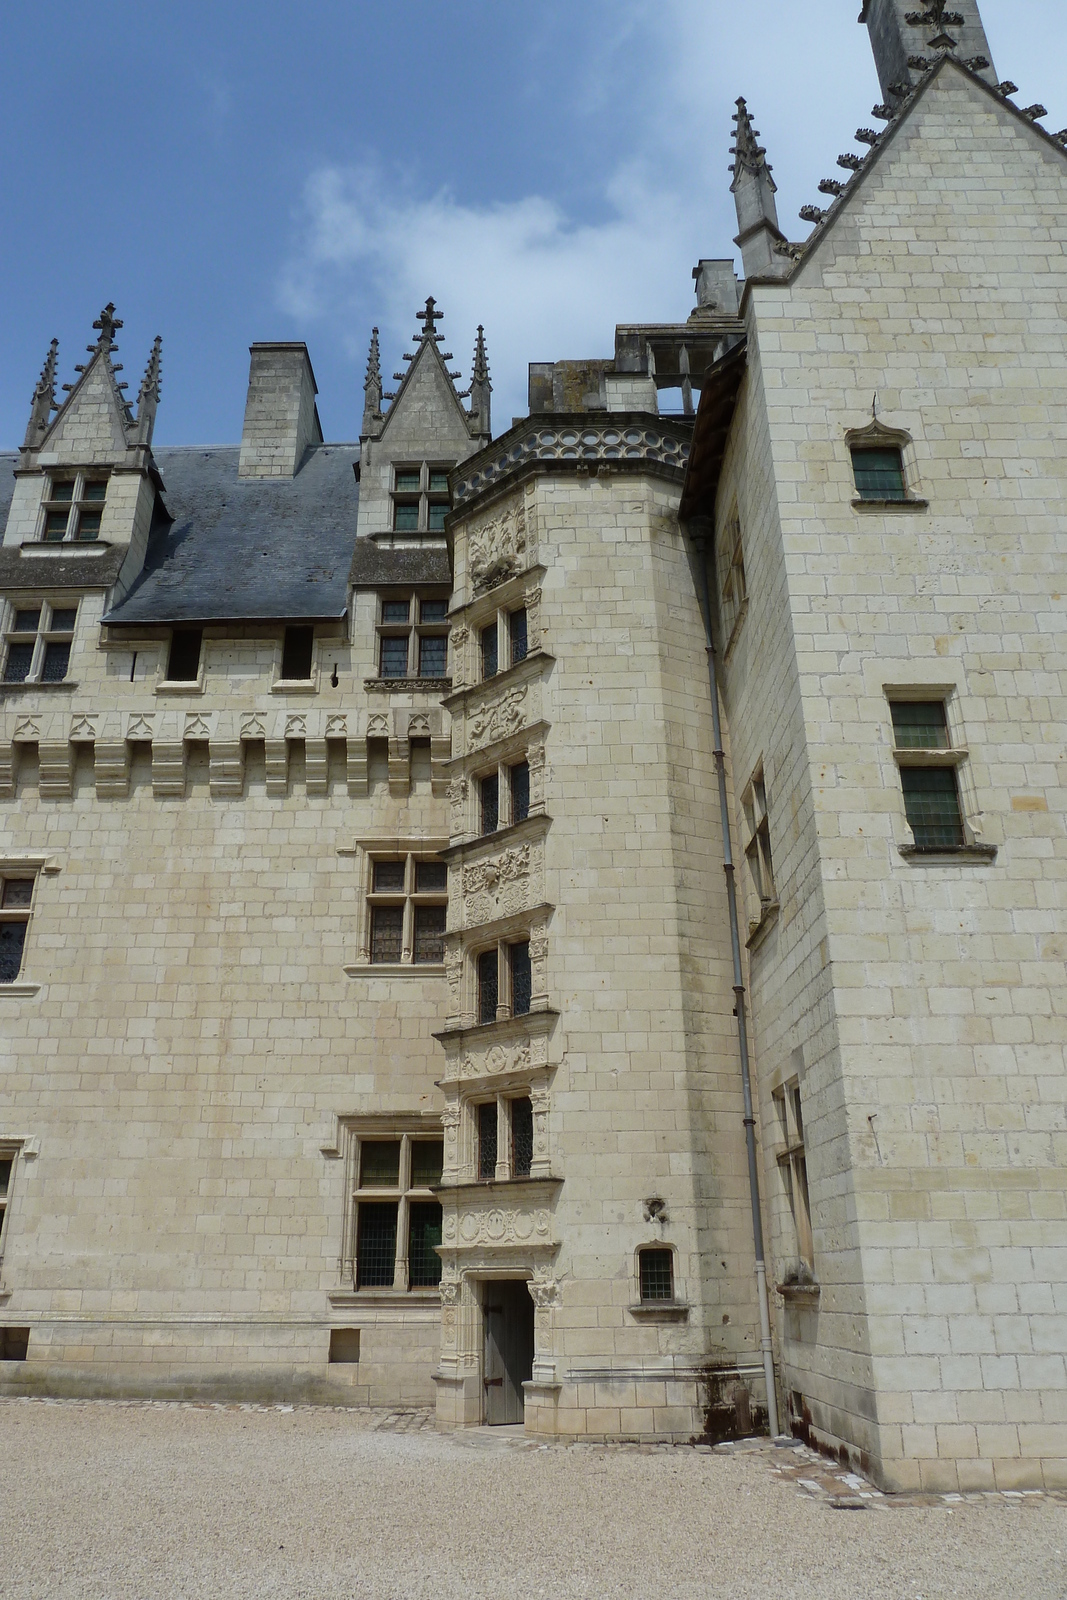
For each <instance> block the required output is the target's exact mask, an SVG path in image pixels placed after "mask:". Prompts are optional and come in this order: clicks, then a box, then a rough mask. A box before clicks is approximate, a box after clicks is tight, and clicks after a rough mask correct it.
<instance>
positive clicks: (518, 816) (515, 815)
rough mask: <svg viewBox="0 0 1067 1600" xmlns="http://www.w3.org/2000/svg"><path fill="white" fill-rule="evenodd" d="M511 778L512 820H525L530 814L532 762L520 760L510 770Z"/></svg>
mask: <svg viewBox="0 0 1067 1600" xmlns="http://www.w3.org/2000/svg"><path fill="white" fill-rule="evenodd" d="M509 777H510V780H511V820H512V822H525V821H526V818H527V817H528V816H529V815H530V764H529V762H528V761H520V762H518V763H517V765H516V766H514V767H512V768H511V769H510V772H509Z"/></svg>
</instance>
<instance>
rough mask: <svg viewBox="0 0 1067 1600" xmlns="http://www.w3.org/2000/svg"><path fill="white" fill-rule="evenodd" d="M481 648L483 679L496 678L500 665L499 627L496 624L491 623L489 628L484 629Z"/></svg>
mask: <svg viewBox="0 0 1067 1600" xmlns="http://www.w3.org/2000/svg"><path fill="white" fill-rule="evenodd" d="M481 647H482V677H483V678H495V677H496V675H497V671H498V669H499V665H500V663H499V658H498V655H497V627H496V623H495V622H491V623H490V624H489V626H488V627H487V628H483V629H482V632H481Z"/></svg>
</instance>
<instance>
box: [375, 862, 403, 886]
mask: <svg viewBox="0 0 1067 1600" xmlns="http://www.w3.org/2000/svg"><path fill="white" fill-rule="evenodd" d="M374 892H375V894H403V892H404V863H403V861H376V862H375V863H374Z"/></svg>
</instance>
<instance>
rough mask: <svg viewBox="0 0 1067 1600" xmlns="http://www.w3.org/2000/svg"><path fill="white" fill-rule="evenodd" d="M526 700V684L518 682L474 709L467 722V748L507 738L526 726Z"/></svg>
mask: <svg viewBox="0 0 1067 1600" xmlns="http://www.w3.org/2000/svg"><path fill="white" fill-rule="evenodd" d="M526 701H527V692H526V685H525V684H520V685H517V686H516V687H515V688H514V689H509V690H508V691H507V693H506V694H504V695H502V696H501V697H500V698H499V699H494V700H491V701H490V702H489V704H488V705H485V706H482V707H481V708H480V709H479V710H478V711H475V712H474V713H473V715H472V716H471V717H470V718H469V720H468V722H467V749H468V750H470V749H472V748H474V747H475V746H477V745H483V744H492V743H494V741H495V740H497V739H507V738H508V737H509V736H510V735H511V734H513V733H518V732H519V730H520V728H524V727H526V725H527V723H528V722H529V721H530V711H529V707H528V706H527V704H526Z"/></svg>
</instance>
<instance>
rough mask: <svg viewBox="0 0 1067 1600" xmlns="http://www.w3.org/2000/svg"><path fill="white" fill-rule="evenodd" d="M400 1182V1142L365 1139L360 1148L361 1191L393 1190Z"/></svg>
mask: <svg viewBox="0 0 1067 1600" xmlns="http://www.w3.org/2000/svg"><path fill="white" fill-rule="evenodd" d="M399 1182H400V1140H399V1139H388V1140H378V1139H364V1140H363V1141H362V1142H361V1144H360V1147H359V1185H360V1188H361V1189H393V1188H395V1187H396V1185H397V1184H398V1183H399Z"/></svg>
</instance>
